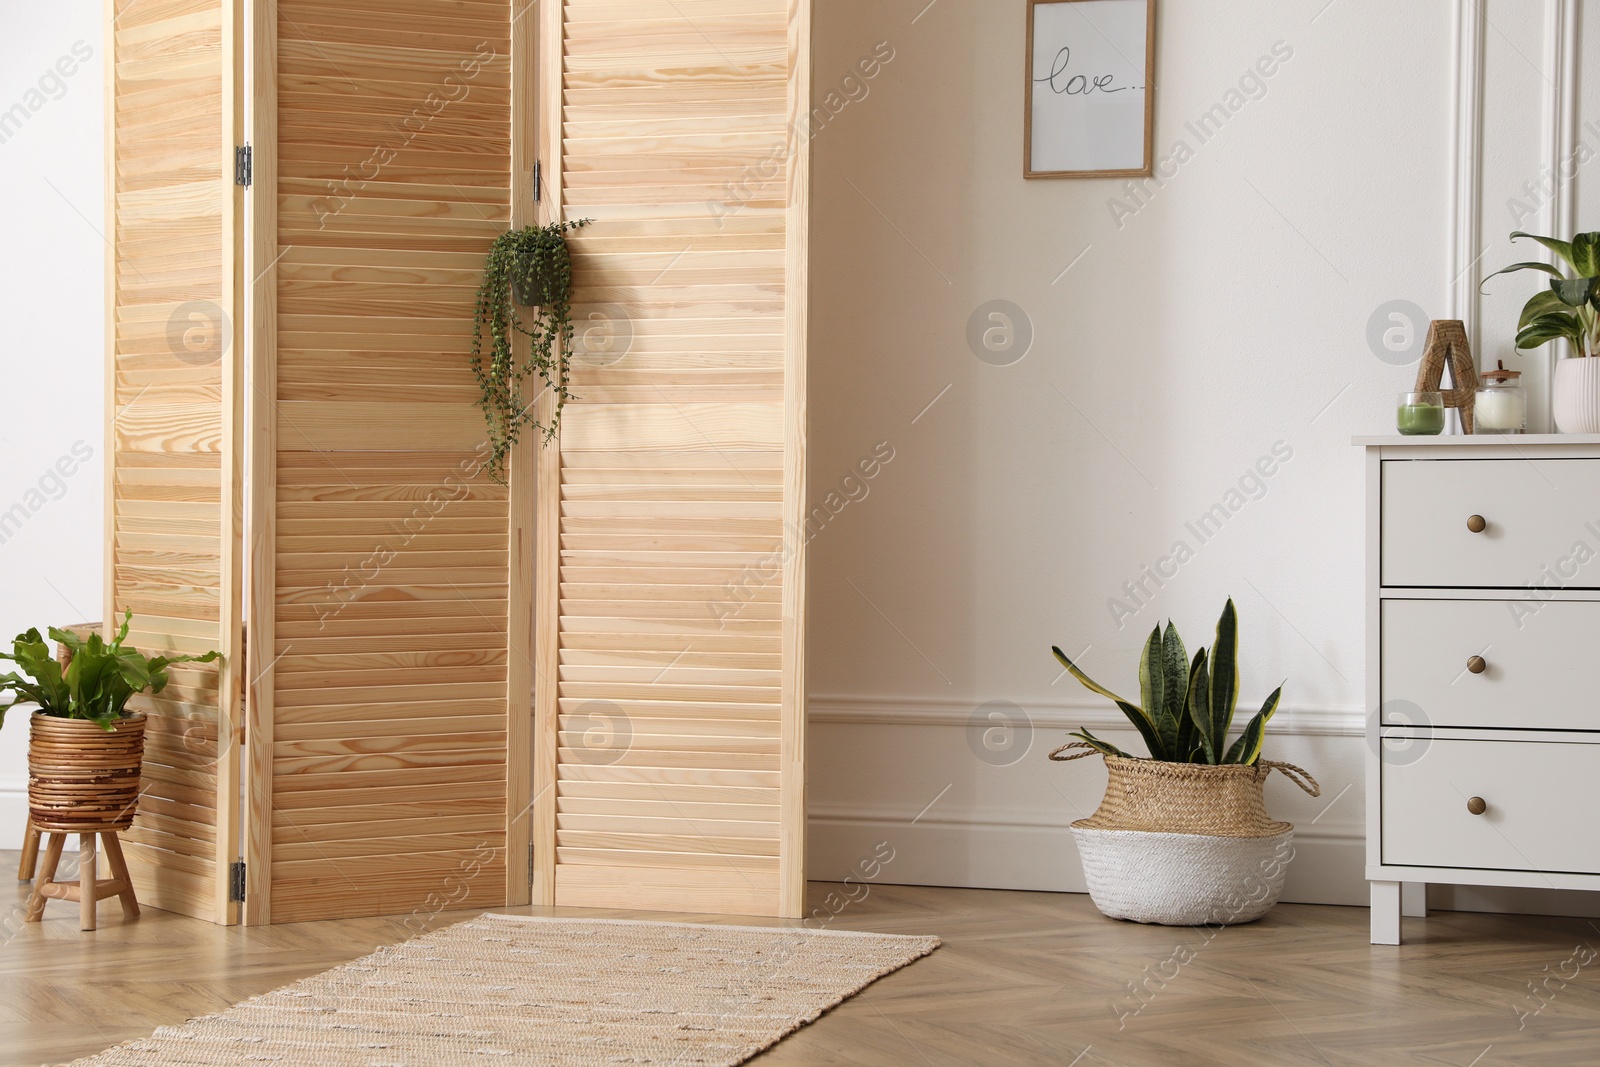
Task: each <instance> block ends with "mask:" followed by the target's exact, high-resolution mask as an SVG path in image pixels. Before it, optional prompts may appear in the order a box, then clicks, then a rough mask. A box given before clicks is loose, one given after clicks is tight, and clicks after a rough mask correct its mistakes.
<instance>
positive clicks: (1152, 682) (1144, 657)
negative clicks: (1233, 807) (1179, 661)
mask: <svg viewBox="0 0 1600 1067" xmlns="http://www.w3.org/2000/svg"><path fill="white" fill-rule="evenodd" d="M1162 652H1163V650H1162V644H1161V627H1160V626H1157V627H1155V628H1154V629H1152V630H1151V631H1150V637H1149V638H1148V639H1147V640H1146V641H1145V643H1144V651H1143V652H1142V653H1141V654H1140V656H1139V695H1140V696H1141V697H1142V698H1143V699H1144V711H1145V714H1146V715H1148V716H1149V717H1150V721H1151V723H1152V724H1154V726H1155V728H1156V736H1157V737H1159V738H1160V739H1161V754H1160V755H1156V752H1155V750H1154V749H1152V750H1151V753H1150V754H1151V755H1152V756H1154V757H1155V758H1156V759H1161V760H1179V759H1182V758H1183V757H1182V754H1181V753H1179V752H1178V750H1177V749H1178V714H1179V712H1180V711H1182V707H1181V706H1175V705H1174V704H1173V702H1172V700H1171V694H1169V693H1168V692H1167V664H1166V659H1165V658H1164V656H1163V654H1162Z"/></svg>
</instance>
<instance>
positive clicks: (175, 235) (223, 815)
mask: <svg viewBox="0 0 1600 1067" xmlns="http://www.w3.org/2000/svg"><path fill="white" fill-rule="evenodd" d="M237 13H238V12H237V9H236V8H235V7H234V6H233V5H232V4H231V3H229V2H227V0H224V2H221V3H218V2H216V0H110V2H109V3H108V4H107V10H106V25H107V36H106V55H107V57H108V67H107V77H106V118H107V169H106V189H107V202H106V225H107V238H108V244H109V246H110V252H109V255H108V258H107V275H106V291H107V305H108V306H107V323H106V326H107V352H108V359H107V381H106V396H107V408H108V431H107V443H106V454H107V456H108V457H109V461H108V463H107V471H108V475H107V499H106V520H107V522H106V524H107V527H108V529H109V530H110V536H108V537H107V539H106V583H105V589H106V602H105V605H104V606H105V612H106V618H107V620H108V625H109V626H113V627H114V626H115V625H116V621H113V620H120V619H121V617H122V614H123V612H124V611H126V610H128V609H131V610H132V611H133V613H134V623H133V627H132V630H131V631H130V640H131V642H132V643H133V644H134V645H135V646H136V647H138V648H139V649H140V650H142V651H144V652H146V653H149V654H155V653H156V652H159V651H174V652H188V653H201V652H206V651H209V650H211V649H219V650H221V651H223V652H224V653H225V654H226V656H227V658H226V660H225V661H224V663H223V665H222V666H221V667H220V668H219V667H216V666H203V667H184V668H178V669H174V670H173V672H172V682H171V684H170V685H168V687H167V688H166V689H165V690H164V691H163V692H162V693H161V694H160V695H159V696H146V697H141V698H136V700H135V702H134V705H133V706H135V707H138V708H140V709H142V710H143V711H145V712H146V714H148V715H149V716H150V722H149V725H148V728H147V733H146V742H145V764H144V782H143V784H142V795H141V797H140V802H139V813H138V818H137V820H136V822H135V824H134V827H133V829H132V830H130V831H128V832H126V833H125V834H123V842H124V845H123V847H124V850H125V851H126V854H127V858H128V865H129V868H130V870H131V871H132V873H133V876H134V879H135V882H136V885H137V889H138V894H139V898H140V899H141V900H142V901H144V902H145V903H147V904H150V905H152V906H154V907H157V908H162V909H165V910H168V911H178V912H182V913H184V914H188V915H194V916H198V917H201V918H205V919H209V920H212V921H214V922H232V921H236V920H237V909H236V908H235V907H234V906H233V905H231V904H230V903H229V902H228V894H227V885H228V865H229V863H231V862H232V861H233V860H234V859H235V858H236V857H237V856H238V829H239V823H238V806H237V803H236V799H237V796H238V766H239V762H238V761H239V751H238V746H237V744H236V743H235V737H236V728H237V725H238V723H239V722H240V708H239V685H238V678H237V671H238V667H239V660H240V647H239V627H240V619H241V606H240V574H241V570H240V567H241V563H240V552H241V537H242V521H243V513H242V503H241V497H240V492H239V484H238V479H237V477H236V472H237V470H238V466H239V463H240V455H241V446H242V436H241V435H242V432H243V410H242V395H241V388H240V383H239V370H240V366H241V362H240V355H239V353H240V347H239V346H236V345H234V344H232V343H231V341H232V336H233V328H234V324H235V323H236V322H237V321H238V318H239V316H238V285H237V279H236V277H235V258H234V257H235V252H236V247H237V244H238V232H239V231H238V227H239V226H240V225H241V219H242V212H241V199H240V197H239V196H238V194H237V192H236V189H235V187H234V185H233V181H232V177H233V175H232V172H231V157H232V154H233V145H234V142H235V136H236V132H237V128H238V123H239V122H240V119H241V116H240V113H239V109H238V96H237V92H236V77H237V71H238V51H237V48H238V35H237Z"/></svg>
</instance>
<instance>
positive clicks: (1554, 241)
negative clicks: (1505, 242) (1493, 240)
mask: <svg viewBox="0 0 1600 1067" xmlns="http://www.w3.org/2000/svg"><path fill="white" fill-rule="evenodd" d="M1519 237H1526V238H1528V239H1529V240H1530V241H1538V242H1539V243H1540V244H1542V245H1544V246H1545V247H1546V248H1548V249H1549V250H1550V251H1552V252H1554V253H1555V254H1556V255H1558V256H1560V257H1561V262H1563V263H1565V264H1566V265H1567V266H1569V267H1571V268H1572V269H1573V270H1575V271H1578V266H1577V264H1576V263H1575V262H1573V258H1572V245H1571V243H1569V242H1567V241H1562V240H1560V239H1558V238H1555V237H1540V236H1539V235H1538V234H1536V233H1524V232H1523V231H1522V230H1513V231H1512V232H1511V241H1512V243H1513V244H1515V243H1516V240H1517V238H1519ZM1578 273H1580V274H1584V273H1588V272H1586V271H1578ZM1490 277H1491V278H1492V277H1494V275H1492V274H1491V275H1490Z"/></svg>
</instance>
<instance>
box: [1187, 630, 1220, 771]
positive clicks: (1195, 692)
mask: <svg viewBox="0 0 1600 1067" xmlns="http://www.w3.org/2000/svg"><path fill="white" fill-rule="evenodd" d="M1188 712H1189V721H1190V722H1192V723H1194V727H1195V733H1196V735H1197V736H1198V737H1199V739H1200V751H1201V752H1202V753H1203V754H1204V755H1205V762H1207V763H1216V762H1217V745H1216V742H1215V741H1214V740H1213V737H1214V736H1215V734H1214V733H1213V730H1212V723H1211V671H1210V670H1209V669H1208V668H1207V666H1206V650H1205V649H1203V648H1202V649H1201V650H1200V651H1198V652H1196V653H1195V654H1194V666H1193V667H1191V668H1190V669H1189V700H1188Z"/></svg>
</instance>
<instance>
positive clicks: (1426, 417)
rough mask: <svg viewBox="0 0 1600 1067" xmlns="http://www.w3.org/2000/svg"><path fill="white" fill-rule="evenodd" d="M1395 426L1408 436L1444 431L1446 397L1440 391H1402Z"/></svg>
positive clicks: (1396, 411)
mask: <svg viewBox="0 0 1600 1067" xmlns="http://www.w3.org/2000/svg"><path fill="white" fill-rule="evenodd" d="M1395 428H1396V429H1397V430H1399V431H1400V432H1401V433H1402V434H1405V435H1406V436H1408V437H1419V436H1431V435H1433V434H1440V433H1443V432H1444V397H1443V396H1442V395H1440V394H1439V393H1401V394H1400V404H1399V407H1398V408H1396V410H1395Z"/></svg>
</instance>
